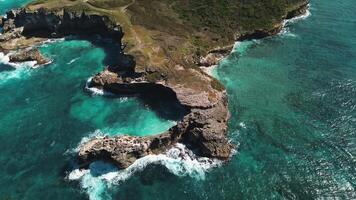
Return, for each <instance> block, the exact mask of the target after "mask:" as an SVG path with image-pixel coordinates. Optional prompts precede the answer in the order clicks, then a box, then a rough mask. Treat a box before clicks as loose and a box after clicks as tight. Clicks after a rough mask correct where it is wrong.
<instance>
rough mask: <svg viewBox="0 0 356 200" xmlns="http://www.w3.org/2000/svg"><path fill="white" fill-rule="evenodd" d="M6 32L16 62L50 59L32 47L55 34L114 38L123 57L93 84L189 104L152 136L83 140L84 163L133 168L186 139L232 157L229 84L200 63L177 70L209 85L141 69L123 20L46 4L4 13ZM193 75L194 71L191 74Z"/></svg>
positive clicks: (222, 51) (207, 58)
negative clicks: (128, 43) (166, 127)
mask: <svg viewBox="0 0 356 200" xmlns="http://www.w3.org/2000/svg"><path fill="white" fill-rule="evenodd" d="M307 7H308V4H303V5H302V6H300V7H298V8H296V9H295V10H293V11H291V12H289V13H288V14H287V15H286V16H285V17H284V18H285V19H287V18H292V17H295V16H297V15H300V14H303V13H305V11H306V9H307ZM282 24H283V23H282V22H280V23H279V24H277V25H276V27H275V28H273V29H272V30H255V31H254V32H249V33H243V34H238V35H237V38H236V40H238V41H240V40H246V39H257V38H262V37H266V36H270V35H274V34H277V33H278V32H279V31H280V30H281V28H282V26H283V25H282ZM0 26H1V27H2V28H3V34H2V35H1V36H0V49H1V51H2V52H5V53H9V52H13V51H16V53H15V54H13V55H14V56H13V57H12V58H11V59H10V60H12V61H16V62H22V61H30V60H35V61H37V62H38V64H41V63H46V61H47V60H46V59H45V58H44V57H43V56H42V55H40V52H39V51H38V50H36V49H34V50H33V49H32V50H30V51H29V50H28V48H29V47H33V46H34V45H37V44H39V43H41V42H43V41H44V40H47V39H49V38H59V37H65V36H68V35H93V34H97V35H100V36H102V37H104V38H110V39H112V40H113V41H115V42H116V43H117V44H118V46H120V47H122V48H120V49H119V50H118V52H117V58H118V63H117V65H114V66H109V67H106V68H105V69H104V71H103V72H101V73H99V74H96V75H95V76H94V77H93V78H92V81H91V83H90V84H89V87H95V88H99V89H103V90H105V91H109V92H111V93H114V94H118V95H120V96H130V95H137V96H140V97H141V98H146V97H149V98H162V96H164V97H167V98H168V99H170V100H173V101H175V102H177V103H179V104H180V105H181V106H182V107H184V108H185V109H186V111H187V112H186V113H187V114H186V115H185V116H184V117H183V118H182V119H181V120H180V121H178V122H177V125H176V126H174V127H172V128H171V129H169V130H168V131H166V132H165V133H161V134H157V135H155V136H147V137H133V136H127V135H126V136H116V137H102V138H95V139H92V140H91V141H89V142H87V143H85V144H82V146H81V147H80V151H79V153H78V161H79V163H80V166H81V167H87V166H88V165H89V164H90V163H91V162H93V161H96V160H105V161H109V162H112V163H114V164H116V165H117V166H118V167H119V168H127V167H128V166H130V165H131V164H132V163H134V162H135V161H136V160H137V159H139V158H142V157H144V156H147V155H150V154H159V153H163V152H165V151H166V150H167V149H168V148H170V147H171V146H172V145H174V144H176V143H178V142H180V143H183V144H185V145H186V146H187V147H188V148H190V149H191V150H193V151H194V152H195V153H196V154H197V155H198V156H204V157H208V158H217V159H220V160H224V161H227V160H229V159H230V158H231V153H232V151H233V149H234V145H233V144H231V143H230V141H229V139H228V135H227V122H228V119H229V111H228V98H227V94H226V91H225V89H224V88H223V87H222V86H220V84H219V83H216V80H215V79H214V78H212V77H210V76H209V75H207V74H205V73H204V72H202V71H201V70H199V68H198V69H193V68H191V69H189V68H188V69H185V68H183V67H182V66H181V65H178V64H177V65H174V67H173V69H172V70H173V71H174V73H177V74H179V73H181V71H184V73H189V76H191V77H192V79H193V80H194V81H197V80H198V81H197V83H199V84H201V83H204V84H205V83H208V85H204V88H205V89H204V90H200V89H199V88H198V89H197V88H195V85H194V82H193V84H192V85H184V84H182V83H181V82H179V81H177V80H171V78H167V76H166V74H165V73H163V72H162V73H161V72H159V71H157V70H154V69H153V70H152V69H151V68H149V67H147V68H145V70H142V69H140V70H138V69H137V65H138V63H137V60H138V58H137V57H135V56H134V55H129V54H128V53H126V51H125V48H124V47H123V45H122V39H123V37H124V31H123V29H122V27H121V25H120V24H119V23H117V22H114V21H112V20H111V19H110V18H108V17H107V16H101V15H98V14H88V13H86V12H81V13H77V12H72V11H70V10H66V9H56V10H51V11H47V10H45V9H41V8H40V9H36V10H28V9H26V8H23V9H18V10H12V11H9V12H8V13H7V17H6V18H1V19H0ZM232 48H233V45H228V46H224V47H218V48H215V49H213V50H211V51H209V52H208V53H207V54H206V55H204V56H200V57H197V59H196V61H195V63H196V65H197V66H202V67H209V66H212V65H217V64H218V63H219V61H220V60H221V59H223V58H224V57H226V56H228V55H229V54H230V52H231V50H232ZM188 78H189V77H188Z"/></svg>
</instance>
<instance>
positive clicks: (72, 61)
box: [67, 57, 79, 65]
mask: <svg viewBox="0 0 356 200" xmlns="http://www.w3.org/2000/svg"><path fill="white" fill-rule="evenodd" d="M78 59H79V57H78V58H74V59H72V60H71V61H69V62H68V63H67V64H68V65H71V64H72V63H74V62H75V61H77V60H78Z"/></svg>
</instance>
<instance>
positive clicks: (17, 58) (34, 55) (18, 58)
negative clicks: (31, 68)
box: [9, 49, 50, 65]
mask: <svg viewBox="0 0 356 200" xmlns="http://www.w3.org/2000/svg"><path fill="white" fill-rule="evenodd" d="M9 59H10V60H9V61H10V62H15V63H16V62H27V61H36V64H37V65H44V64H47V63H49V62H50V60H48V59H47V58H45V57H44V56H43V55H42V54H41V52H40V51H39V50H38V49H29V50H23V51H19V52H17V53H15V54H11V55H10V56H9Z"/></svg>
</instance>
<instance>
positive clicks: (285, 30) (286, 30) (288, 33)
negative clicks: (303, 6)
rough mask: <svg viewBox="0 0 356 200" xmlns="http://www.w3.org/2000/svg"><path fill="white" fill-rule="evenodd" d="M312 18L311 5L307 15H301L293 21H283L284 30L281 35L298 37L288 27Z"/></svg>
mask: <svg viewBox="0 0 356 200" xmlns="http://www.w3.org/2000/svg"><path fill="white" fill-rule="evenodd" d="M310 16H311V12H310V5H309V8H308V10H307V11H306V13H305V14H304V15H300V16H296V17H293V18H292V19H286V20H284V21H283V29H282V31H281V32H280V33H279V35H283V36H290V37H297V35H295V34H294V33H292V32H291V31H290V29H289V27H288V25H290V24H293V23H296V22H298V21H300V20H304V19H307V18H308V17H310Z"/></svg>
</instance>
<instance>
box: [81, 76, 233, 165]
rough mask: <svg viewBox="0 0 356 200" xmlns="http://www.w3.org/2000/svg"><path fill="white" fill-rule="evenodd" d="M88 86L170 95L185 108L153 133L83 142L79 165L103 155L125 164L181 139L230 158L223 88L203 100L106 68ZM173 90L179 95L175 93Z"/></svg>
mask: <svg viewBox="0 0 356 200" xmlns="http://www.w3.org/2000/svg"><path fill="white" fill-rule="evenodd" d="M90 86H91V87H97V88H101V89H104V90H106V91H110V92H112V93H115V94H120V95H138V96H141V97H142V98H145V97H147V96H151V97H153V98H165V97H166V98H167V99H170V101H172V99H174V100H175V101H177V102H178V103H180V104H181V105H182V106H184V107H185V108H186V110H187V113H188V114H187V115H186V116H184V117H183V119H182V120H181V121H179V122H178V123H177V125H176V126H174V127H172V128H171V129H169V130H168V131H167V132H165V133H163V134H159V135H156V136H148V137H132V136H118V137H111V138H109V137H103V138H97V139H94V140H92V141H90V142H88V143H85V144H83V145H82V146H81V148H80V152H79V154H78V157H79V161H80V162H81V164H82V166H86V165H87V164H89V163H91V162H92V161H94V160H98V159H104V160H108V161H111V162H114V163H115V164H116V165H117V166H118V167H120V168H125V167H127V166H129V165H131V164H132V163H133V162H134V161H135V160H137V159H139V158H141V157H143V156H146V155H149V154H155V153H162V152H164V151H165V150H167V148H169V147H171V146H172V145H174V144H176V143H177V142H181V143H184V144H185V145H187V146H188V147H189V148H190V149H192V150H193V151H194V152H195V153H196V154H197V155H200V156H205V157H210V158H218V159H221V160H228V159H229V158H230V156H231V152H232V149H233V146H232V145H231V144H230V142H229V141H228V139H227V137H226V131H227V120H228V117H229V112H228V109H227V96H226V93H225V92H220V93H218V95H219V97H218V100H217V101H216V102H208V103H202V102H204V101H201V98H200V97H199V96H197V97H194V95H192V94H190V93H189V92H186V90H184V89H183V88H180V87H169V86H167V85H165V84H164V83H148V82H146V81H144V80H141V79H132V80H131V82H125V80H124V79H123V78H122V77H120V76H118V75H117V74H116V73H113V72H110V71H109V70H105V71H104V72H102V73H99V74H97V75H96V76H95V77H94V78H93V79H92V82H91V83H90ZM180 90H183V91H180ZM185 92H186V93H185ZM177 93H178V94H180V95H179V96H177ZM192 98H193V99H192ZM196 102H199V104H197V103H196Z"/></svg>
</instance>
